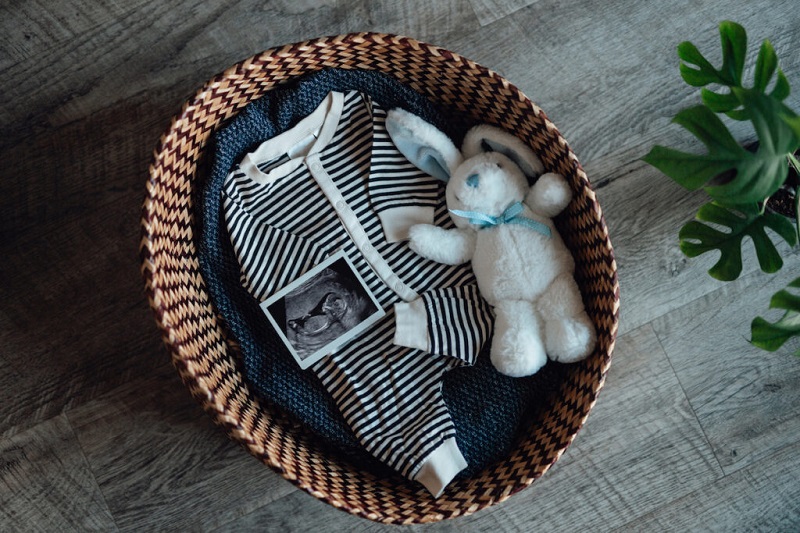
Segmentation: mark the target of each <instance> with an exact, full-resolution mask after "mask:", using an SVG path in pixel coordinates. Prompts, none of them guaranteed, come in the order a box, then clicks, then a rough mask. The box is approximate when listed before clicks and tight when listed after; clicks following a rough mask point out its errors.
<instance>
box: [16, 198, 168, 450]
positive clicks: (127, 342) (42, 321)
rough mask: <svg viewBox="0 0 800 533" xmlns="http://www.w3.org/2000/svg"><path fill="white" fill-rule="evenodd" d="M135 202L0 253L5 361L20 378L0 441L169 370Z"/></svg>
mask: <svg viewBox="0 0 800 533" xmlns="http://www.w3.org/2000/svg"><path fill="white" fill-rule="evenodd" d="M137 196H138V195H137ZM139 202H140V200H137V201H136V202H134V201H132V200H131V198H130V196H127V195H124V194H123V195H122V197H121V198H120V199H118V200H117V201H115V202H112V203H110V204H108V205H100V206H96V207H97V208H96V209H95V210H93V211H91V210H90V211H89V212H87V213H78V214H77V215H73V216H72V217H70V218H69V219H68V220H67V221H57V222H53V223H50V224H42V225H41V226H37V227H35V228H32V229H31V230H29V231H26V232H21V233H20V234H18V235H17V236H16V239H15V240H14V241H13V242H11V243H5V242H4V243H2V245H0V253H2V254H3V256H4V257H5V260H4V261H2V262H0V280H1V281H0V283H2V293H3V295H4V298H5V300H4V305H3V306H2V308H0V345H1V346H2V347H3V351H2V357H3V359H4V360H5V362H6V363H7V364H8V365H10V366H11V367H12V369H14V371H16V372H17V373H18V374H19V375H20V376H22V378H21V379H20V380H19V381H18V382H17V383H16V384H15V385H14V387H13V390H14V394H13V396H12V397H11V398H10V400H9V401H8V402H4V403H3V405H2V406H0V413H2V419H3V420H4V423H5V424H4V427H2V428H0V429H2V431H3V433H4V434H6V435H8V434H12V433H14V432H16V431H19V430H20V429H22V428H24V427H29V426H31V425H33V424H36V423H37V422H39V421H42V420H46V419H47V418H49V417H51V416H53V415H54V414H57V413H59V412H61V411H62V410H63V409H64V408H65V407H67V406H70V405H79V404H80V403H82V402H85V401H86V400H88V399H91V398H93V397H94V396H96V395H98V394H101V393H103V392H106V391H108V390H111V389H112V388H114V387H116V386H118V385H120V384H121V383H125V382H126V381H127V380H129V379H130V378H131V377H132V376H136V375H141V374H143V373H144V374H146V373H147V372H148V371H151V370H153V369H157V368H163V367H166V366H168V365H169V358H168V356H167V353H166V350H165V349H164V347H163V345H162V343H161V338H160V334H159V332H158V330H157V328H156V327H155V324H154V321H153V316H152V313H151V311H150V310H149V308H148V304H147V299H146V297H145V295H144V291H143V287H144V283H143V281H142V280H141V275H140V272H139V264H138V259H137V257H136V246H137V244H138V240H139V227H138V219H139Z"/></svg>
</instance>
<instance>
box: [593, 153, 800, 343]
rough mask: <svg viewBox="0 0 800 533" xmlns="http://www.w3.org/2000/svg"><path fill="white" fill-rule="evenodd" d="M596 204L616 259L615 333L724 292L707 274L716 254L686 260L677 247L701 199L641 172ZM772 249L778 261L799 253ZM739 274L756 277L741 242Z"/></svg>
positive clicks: (750, 253) (606, 190)
mask: <svg viewBox="0 0 800 533" xmlns="http://www.w3.org/2000/svg"><path fill="white" fill-rule="evenodd" d="M597 198H598V201H599V202H600V205H601V206H602V208H603V212H604V214H605V219H606V222H607V224H608V228H609V234H610V236H611V243H612V245H613V246H614V253H615V256H616V259H617V267H618V274H619V279H620V289H621V296H620V298H621V301H622V305H621V308H620V331H621V332H626V331H631V330H633V329H635V328H638V327H639V326H641V325H643V324H646V323H648V322H650V321H652V320H654V319H655V318H657V317H660V316H662V315H664V314H666V313H668V312H670V311H672V310H674V309H678V308H680V307H681V306H684V305H686V304H688V303H690V302H692V301H694V300H695V299H697V298H699V297H701V296H703V295H706V294H709V293H711V292H712V291H714V290H717V289H719V288H722V287H724V286H725V283H723V282H720V281H717V280H715V279H713V278H711V277H710V276H709V275H708V274H707V271H708V269H709V268H711V267H712V266H713V265H714V263H716V261H717V259H718V255H719V254H718V253H716V252H712V253H707V254H703V255H701V256H699V257H695V258H691V259H690V258H687V257H686V256H685V255H683V253H682V252H681V251H680V248H679V244H678V231H679V230H680V228H681V227H682V226H683V225H684V224H685V223H686V222H688V221H690V220H692V219H693V218H694V216H695V214H696V213H697V210H698V209H699V208H700V206H701V205H703V204H705V203H706V202H708V197H707V196H706V195H705V194H704V193H702V192H689V191H686V190H684V189H683V188H681V187H680V186H678V185H677V184H675V183H674V182H672V180H670V179H669V178H667V177H665V176H663V175H661V174H660V173H659V172H658V171H657V170H655V169H653V168H649V167H642V168H640V169H639V170H637V171H635V172H631V173H629V174H627V175H625V176H623V177H620V178H619V179H616V180H613V181H612V182H610V183H608V184H607V185H606V186H604V187H602V188H600V189H598V190H597ZM776 244H777V248H778V250H779V251H780V253H781V254H782V255H784V256H787V257H791V256H796V255H797V254H798V252H800V250H792V249H791V247H790V246H789V245H788V244H786V242H785V241H783V240H780V239H779V238H778V239H776ZM742 272H743V275H747V274H749V273H751V272H760V268H759V266H758V261H757V258H756V256H755V253H754V250H753V247H752V245H750V244H748V243H747V242H746V243H745V246H744V251H743V267H742Z"/></svg>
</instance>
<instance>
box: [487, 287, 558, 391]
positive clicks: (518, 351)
mask: <svg viewBox="0 0 800 533" xmlns="http://www.w3.org/2000/svg"><path fill="white" fill-rule="evenodd" d="M494 311H495V314H496V315H497V316H496V318H495V323H494V339H493V340H492V353H491V357H492V364H493V365H494V367H495V368H496V369H497V370H498V371H500V372H501V373H503V374H505V375H507V376H511V377H522V376H530V375H531V374H534V373H536V372H537V371H538V370H539V369H540V368H542V367H543V366H544V365H545V363H547V354H546V353H545V348H544V343H543V342H542V336H541V325H540V321H539V318H538V317H537V316H536V311H535V310H534V307H533V304H531V303H530V302H525V301H521V300H507V301H502V302H498V304H497V305H496V306H495V308H494Z"/></svg>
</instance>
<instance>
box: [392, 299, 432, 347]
mask: <svg viewBox="0 0 800 533" xmlns="http://www.w3.org/2000/svg"><path fill="white" fill-rule="evenodd" d="M394 314H395V328H394V343H395V344H396V345H398V346H405V347H406V348H416V349H417V350H425V351H429V350H430V345H431V343H430V337H429V336H428V312H427V311H426V310H425V302H424V301H423V300H422V298H417V299H416V300H413V301H411V302H398V303H396V304H394Z"/></svg>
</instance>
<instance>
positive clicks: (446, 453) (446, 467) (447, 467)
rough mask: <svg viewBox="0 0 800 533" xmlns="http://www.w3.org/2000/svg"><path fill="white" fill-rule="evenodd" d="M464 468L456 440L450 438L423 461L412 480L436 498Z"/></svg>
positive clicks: (464, 463)
mask: <svg viewBox="0 0 800 533" xmlns="http://www.w3.org/2000/svg"><path fill="white" fill-rule="evenodd" d="M466 467H467V462H466V461H465V460H464V456H463V455H461V450H459V449H458V445H457V444H456V439H455V438H454V437H451V438H449V439H447V440H445V441H444V442H442V444H441V446H439V447H438V448H436V449H435V450H433V452H432V453H431V454H430V455H429V456H428V458H427V459H425V462H424V463H422V467H420V469H419V472H417V474H416V475H415V476H414V480H415V481H419V482H420V483H422V484H423V485H424V486H425V488H426V489H428V490H429V491H430V493H431V494H433V496H434V498H438V497H439V496H441V495H442V492H444V488H445V487H446V486H447V485H448V484H449V483H450V482H451V481H452V480H453V478H454V477H456V474H458V473H459V472H461V471H462V470H464V469H465V468H466Z"/></svg>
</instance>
